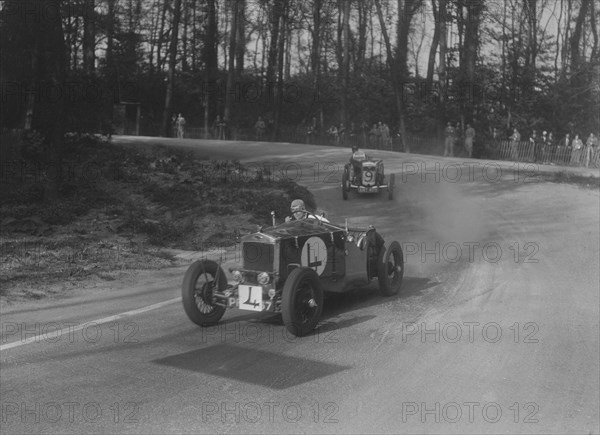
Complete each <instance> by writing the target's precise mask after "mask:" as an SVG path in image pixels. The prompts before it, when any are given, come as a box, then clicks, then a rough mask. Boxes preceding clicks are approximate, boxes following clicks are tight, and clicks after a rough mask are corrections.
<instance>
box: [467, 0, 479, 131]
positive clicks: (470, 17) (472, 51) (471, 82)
mask: <svg viewBox="0 0 600 435" xmlns="http://www.w3.org/2000/svg"><path fill="white" fill-rule="evenodd" d="M483 8H484V4H483V0H470V1H469V2H468V3H467V22H466V25H465V47H464V49H465V50H464V51H465V55H464V71H465V82H466V89H465V92H466V95H464V96H463V98H464V102H465V105H464V108H465V111H466V112H467V118H468V119H469V121H472V117H473V109H474V107H475V105H474V98H475V66H476V61H477V51H478V49H479V24H480V22H481V14H482V13H483Z"/></svg>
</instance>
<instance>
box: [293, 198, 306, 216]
mask: <svg viewBox="0 0 600 435" xmlns="http://www.w3.org/2000/svg"><path fill="white" fill-rule="evenodd" d="M290 211H291V212H292V213H296V212H299V211H306V206H305V205H304V201H302V200H301V199H294V200H293V201H292V205H291V206H290Z"/></svg>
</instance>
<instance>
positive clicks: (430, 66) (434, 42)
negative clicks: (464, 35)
mask: <svg viewBox="0 0 600 435" xmlns="http://www.w3.org/2000/svg"><path fill="white" fill-rule="evenodd" d="M431 11H432V14H433V21H434V25H435V27H434V29H433V36H432V38H431V47H430V49H429V60H428V62H427V79H426V82H425V83H426V88H427V95H430V93H431V90H432V88H433V73H434V70H435V55H436V54H437V49H438V45H439V43H440V17H439V12H438V8H437V4H436V1H435V0H431Z"/></svg>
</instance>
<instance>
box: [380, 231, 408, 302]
mask: <svg viewBox="0 0 600 435" xmlns="http://www.w3.org/2000/svg"><path fill="white" fill-rule="evenodd" d="M377 272H378V273H377V275H378V279H379V291H380V292H381V294H382V295H383V296H393V295H395V294H396V293H398V290H399V289H400V286H401V285H402V278H403V277H404V255H403V254H402V248H401V247H400V244H399V243H398V242H395V241H394V242H392V244H391V245H390V247H389V248H387V249H386V250H385V251H384V250H383V249H382V250H381V251H380V253H379V258H378V259H377Z"/></svg>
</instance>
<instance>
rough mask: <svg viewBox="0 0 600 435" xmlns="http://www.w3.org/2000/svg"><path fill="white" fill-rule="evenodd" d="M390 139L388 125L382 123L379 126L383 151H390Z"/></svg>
mask: <svg viewBox="0 0 600 435" xmlns="http://www.w3.org/2000/svg"><path fill="white" fill-rule="evenodd" d="M391 139H392V138H391V137H390V128H389V127H388V125H387V124H386V123H385V122H384V123H383V124H382V125H381V142H382V145H383V148H384V149H387V150H389V149H392V146H391V145H392V143H391Z"/></svg>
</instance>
